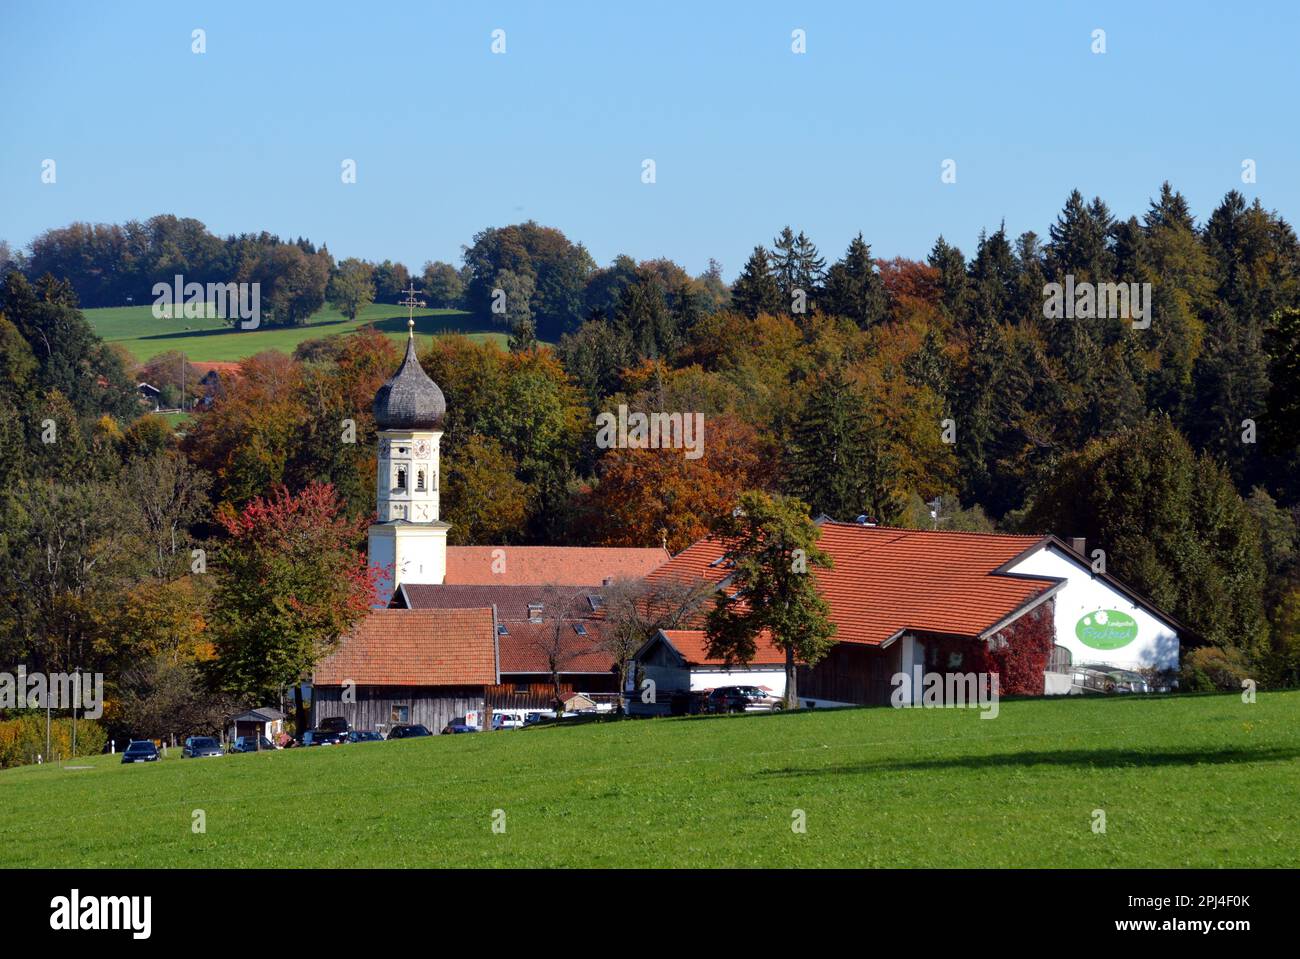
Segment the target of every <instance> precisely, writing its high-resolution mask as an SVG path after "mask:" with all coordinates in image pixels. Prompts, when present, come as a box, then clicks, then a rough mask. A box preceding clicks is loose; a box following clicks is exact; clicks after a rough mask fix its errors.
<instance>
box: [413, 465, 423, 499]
mask: <svg viewBox="0 0 1300 959" xmlns="http://www.w3.org/2000/svg"><path fill="white" fill-rule="evenodd" d="M415 490H416V492H418V493H423V492H424V470H418V471H417V472H416V474H415Z"/></svg>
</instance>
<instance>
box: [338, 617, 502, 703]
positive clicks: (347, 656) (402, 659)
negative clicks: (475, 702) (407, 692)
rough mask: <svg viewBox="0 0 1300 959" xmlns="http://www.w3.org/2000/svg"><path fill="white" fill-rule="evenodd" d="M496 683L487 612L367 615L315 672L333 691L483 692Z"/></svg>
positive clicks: (492, 629) (491, 628)
mask: <svg viewBox="0 0 1300 959" xmlns="http://www.w3.org/2000/svg"><path fill="white" fill-rule="evenodd" d="M496 681H497V670H496V624H495V623H494V622H493V618H492V610H491V609H376V610H372V611H371V612H370V613H369V614H368V615H367V616H366V618H365V619H363V620H362V621H361V622H360V623H359V624H358V625H357V627H356V629H354V630H353V631H352V633H351V634H349V635H348V636H347V637H345V638H344V639H343V640H342V642H341V643H340V644H339V646H338V648H337V649H335V650H334V652H333V653H331V654H330V655H329V656H327V657H326V658H325V659H323V660H321V662H320V663H318V664H317V666H316V675H315V678H314V682H315V683H316V685H319V686H339V685H342V684H343V683H347V682H352V683H356V684H357V685H360V686H489V685H492V684H494V683H496Z"/></svg>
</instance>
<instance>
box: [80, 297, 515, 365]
mask: <svg viewBox="0 0 1300 959" xmlns="http://www.w3.org/2000/svg"><path fill="white" fill-rule="evenodd" d="M85 314H86V319H87V320H89V321H90V325H91V326H92V327H93V328H94V330H95V332H96V333H98V334H99V336H100V337H101V338H102V339H104V340H105V341H107V342H109V343H119V344H121V345H122V346H124V347H126V349H127V351H128V352H129V353H130V354H131V355H132V356H134V357H135V358H136V359H137V360H139V361H141V362H143V361H144V360H147V359H149V358H151V357H153V356H156V355H158V354H159V353H166V352H167V351H169V350H180V351H182V352H183V353H185V355H186V357H187V358H188V359H189V360H190V362H192V363H202V362H218V361H225V362H229V361H234V360H242V359H244V358H245V357H248V356H253V355H254V354H256V353H261V352H263V351H265V350H279V351H280V352H282V353H292V352H293V351H294V348H295V347H297V345H298V344H299V343H301V342H303V341H304V340H312V339H317V338H319V337H323V336H330V335H332V334H335V333H350V332H351V331H353V330H355V329H358V328H359V327H362V326H366V325H368V324H373V325H374V326H375V327H376V328H377V329H379V330H380V331H382V332H383V333H385V334H386V335H388V336H389V337H390V338H392V339H393V340H394V341H401V340H405V339H406V309H405V308H404V307H400V306H393V305H391V304H385V303H372V304H370V305H369V306H367V307H366V308H365V309H364V310H362V311H361V312H360V313H358V314H357V318H356V319H355V320H349V319H348V318H347V317H345V316H344V315H343V314H341V313H339V312H338V311H337V310H335V309H334V308H332V307H327V308H325V309H323V310H321V311H319V312H317V313H315V314H313V315H312V317H311V319H310V320H308V322H307V323H306V324H304V325H303V326H294V327H287V328H285V327H261V328H259V329H256V330H241V329H239V328H238V327H237V326H231V324H229V323H227V322H226V321H225V320H217V319H202V318H200V319H185V318H183V317H182V318H178V319H158V318H156V317H155V316H154V315H153V307H152V304H150V305H146V306H112V307H104V308H102V309H96V310H86V311H85ZM415 332H416V333H417V334H419V335H421V336H426V335H438V334H442V333H464V334H466V335H468V336H469V337H470V338H471V339H474V340H489V339H490V340H496V341H497V342H498V343H500V344H501V345H502V346H505V344H506V341H507V340H508V339H509V337H508V336H507V335H506V334H505V333H503V332H501V329H500V327H488V326H484V325H483V324H481V323H480V322H479V321H478V320H476V319H475V318H474V317H473V316H472V315H471V314H469V313H462V312H460V311H458V310H431V309H421V310H416V311H415Z"/></svg>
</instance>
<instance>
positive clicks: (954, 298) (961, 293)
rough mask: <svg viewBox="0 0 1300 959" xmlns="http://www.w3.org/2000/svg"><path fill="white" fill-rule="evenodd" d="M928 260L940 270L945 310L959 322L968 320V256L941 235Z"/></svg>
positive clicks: (940, 285)
mask: <svg viewBox="0 0 1300 959" xmlns="http://www.w3.org/2000/svg"><path fill="white" fill-rule="evenodd" d="M926 262H928V263H929V264H930V266H932V267H934V268H935V269H936V270H938V271H939V291H940V298H941V301H942V303H943V308H944V311H945V312H946V313H947V314H948V316H949V318H950V319H952V320H954V321H956V322H957V323H964V322H965V320H966V309H967V306H968V301H969V299H970V290H969V288H968V284H967V280H966V258H965V257H964V256H962V252H961V250H959V249H957V247H955V246H953V245H952V244H950V243H949V242H948V241H947V240H945V239H944V238H943V236H942V235H941V236H940V237H939V239H937V240H935V241H934V246H933V247H931V249H930V255H929V257H927V259H926Z"/></svg>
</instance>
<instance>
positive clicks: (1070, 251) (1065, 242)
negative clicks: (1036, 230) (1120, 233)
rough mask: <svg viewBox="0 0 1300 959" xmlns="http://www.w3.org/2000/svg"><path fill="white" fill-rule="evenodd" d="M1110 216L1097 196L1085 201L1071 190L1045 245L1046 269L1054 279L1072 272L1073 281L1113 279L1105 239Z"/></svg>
mask: <svg viewBox="0 0 1300 959" xmlns="http://www.w3.org/2000/svg"><path fill="white" fill-rule="evenodd" d="M1111 225H1112V219H1111V216H1110V212H1109V211H1108V210H1107V209H1106V204H1104V203H1102V202H1101V200H1100V199H1094V200H1093V201H1092V203H1090V204H1085V203H1084V201H1083V194H1082V193H1080V192H1079V191H1078V190H1074V191H1073V192H1071V194H1070V196H1069V198H1068V199H1067V200H1066V201H1065V209H1063V210H1062V211H1061V214H1060V216H1058V217H1057V219H1056V222H1055V223H1053V224H1052V228H1051V231H1050V232H1051V242H1050V243H1049V244H1048V247H1047V268H1048V269H1047V273H1048V276H1049V277H1051V279H1052V280H1054V281H1055V282H1057V283H1062V282H1064V278H1065V276H1066V274H1073V276H1074V280H1075V283H1082V282H1085V281H1087V282H1092V283H1108V282H1111V281H1112V280H1113V279H1114V275H1115V261H1114V256H1113V255H1112V253H1111V251H1110V247H1109V245H1108V243H1107V238H1108V236H1109V234H1110V229H1111Z"/></svg>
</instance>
